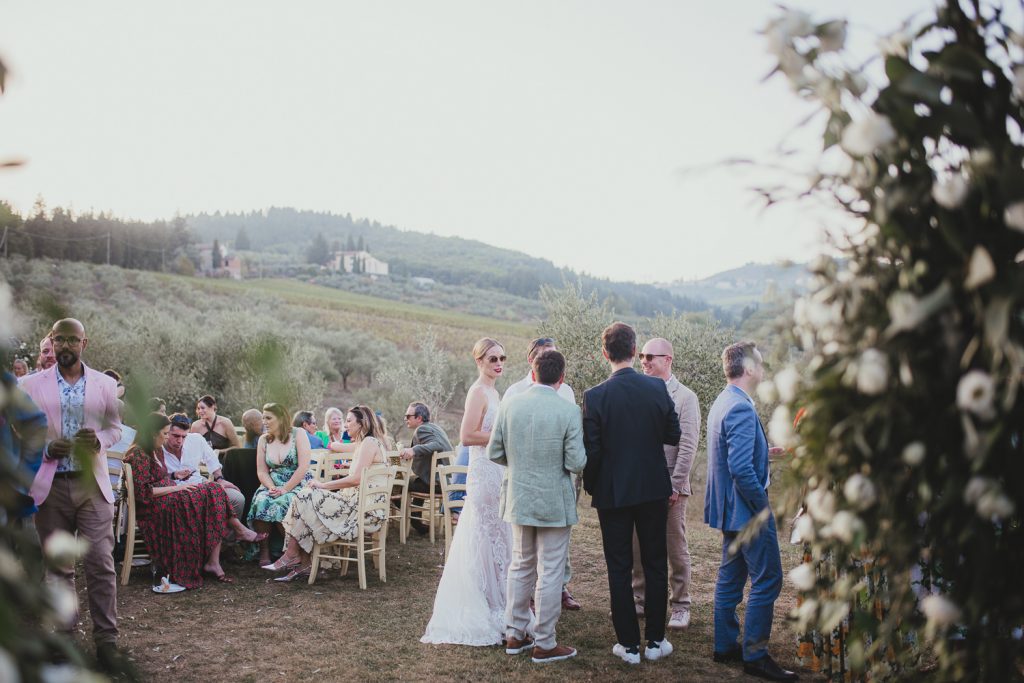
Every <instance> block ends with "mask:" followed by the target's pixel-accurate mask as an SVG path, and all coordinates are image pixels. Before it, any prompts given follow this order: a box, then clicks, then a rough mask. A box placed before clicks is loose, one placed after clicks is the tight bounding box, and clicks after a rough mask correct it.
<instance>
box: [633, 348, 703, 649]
mask: <svg viewBox="0 0 1024 683" xmlns="http://www.w3.org/2000/svg"><path fill="white" fill-rule="evenodd" d="M672 359H673V350H672V343H671V342H669V341H668V340H667V339H662V338H661V337H655V338H654V339H651V340H650V341H648V342H647V343H646V344H644V348H643V350H642V351H641V352H640V365H641V367H642V368H643V371H644V374H645V375H648V376H650V377H657V378H658V379H661V380H663V381H664V382H665V388H666V389H668V395H669V396H670V397H671V398H672V403H673V404H674V405H675V409H676V415H677V416H679V430H680V432H681V433H682V436H681V437H680V438H679V443H678V444H677V445H675V446H665V464H666V466H667V467H668V474H669V478H670V479H671V480H672V496H671V497H670V498H669V499H668V531H667V535H666V539H665V540H666V544H667V546H668V565H669V569H670V570H671V571H670V572H669V586H670V587H671V589H672V592H671V595H670V599H669V603H670V607H671V610H672V611H671V616H670V618H669V621H668V627H669V628H672V629H679V630H682V629H686V628H689V626H690V549H689V547H688V546H687V545H686V501H687V500H689V498H690V467H691V466H692V465H693V459H694V457H695V456H696V454H697V443H698V442H699V440H700V406H699V404H698V401H697V394H695V393H693V391H691V390H690V389H689V387H687V386H686V385H685V384H683V383H682V382H680V381H679V380H678V379H676V376H675V375H673V374H672ZM633 557H634V558H639V557H640V545H639V543H638V541H637V538H636V534H633ZM644 592H645V591H644V572H643V569H642V567H641V566H640V562H639V560H638V559H634V562H633V598H634V600H635V602H636V608H637V611H638V612H642V611H643V609H644Z"/></svg>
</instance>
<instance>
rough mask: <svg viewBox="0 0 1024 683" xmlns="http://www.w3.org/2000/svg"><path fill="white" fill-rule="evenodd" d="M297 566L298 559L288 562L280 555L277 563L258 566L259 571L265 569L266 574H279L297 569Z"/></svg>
mask: <svg viewBox="0 0 1024 683" xmlns="http://www.w3.org/2000/svg"><path fill="white" fill-rule="evenodd" d="M298 565H299V558H297V557H296V558H295V559H294V560H293V561H291V562H289V561H287V560H285V556H284V555H282V556H281V557H279V558H277V562H272V563H271V564H263V565H260V569H266V570H267V571H268V572H279V571H282V570H284V569H291V568H292V567H297V566H298Z"/></svg>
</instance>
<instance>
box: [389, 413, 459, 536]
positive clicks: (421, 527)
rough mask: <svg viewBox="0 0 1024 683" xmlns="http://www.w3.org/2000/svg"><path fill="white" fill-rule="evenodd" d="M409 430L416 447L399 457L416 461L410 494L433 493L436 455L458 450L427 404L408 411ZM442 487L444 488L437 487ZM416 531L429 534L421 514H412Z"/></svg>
mask: <svg viewBox="0 0 1024 683" xmlns="http://www.w3.org/2000/svg"><path fill="white" fill-rule="evenodd" d="M405 426H406V427H408V428H409V429H411V430H412V443H411V444H410V445H409V448H404V449H402V451H401V452H400V453H399V455H400V456H401V458H402V460H412V473H413V474H414V475H415V477H414V478H413V480H412V481H410V482H409V490H410V491H412V492H414V493H429V492H430V466H431V461H432V460H433V459H434V453H445V452H448V451H452V450H454V449H453V448H452V442H451V441H449V440H448V435H447V434H445V433H444V430H443V429H441V427H439V426H438V425H437V424H435V423H433V422H431V421H430V408H428V407H427V405H426V404H425V403H420V402H419V401H415V402H413V403H410V404H409V407H408V408H406V410H405ZM437 486H440V484H437ZM409 521H410V523H411V524H412V528H413V529H415V530H416V532H417V533H418V534H420V535H421V536H422V535H423V534H425V533H427V531H428V529H427V526H426V525H425V524H424V523H423V520H422V519H420V512H419V511H418V510H417V511H416V512H413V513H412V517H411V518H410V520H409Z"/></svg>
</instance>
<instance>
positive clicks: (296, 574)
mask: <svg viewBox="0 0 1024 683" xmlns="http://www.w3.org/2000/svg"><path fill="white" fill-rule="evenodd" d="M296 564H298V563H296ZM309 569H310V568H309V567H296V568H295V569H293V570H291V571H290V572H288V573H287V574H285V575H284V576H278V577H277V578H275V579H274V581H276V582H278V583H290V582H292V581H294V580H296V579H301V578H304V577H308V576H309Z"/></svg>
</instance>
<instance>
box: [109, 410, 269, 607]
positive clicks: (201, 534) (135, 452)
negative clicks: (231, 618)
mask: <svg viewBox="0 0 1024 683" xmlns="http://www.w3.org/2000/svg"><path fill="white" fill-rule="evenodd" d="M143 422H144V424H142V425H140V428H139V431H138V433H137V434H136V435H135V442H134V443H133V444H132V446H131V448H129V449H128V452H127V453H126V454H125V458H124V461H125V462H126V463H128V464H129V465H131V466H132V474H133V478H134V484H135V504H136V506H137V519H138V523H139V528H140V529H141V530H142V536H143V538H145V540H146V547H147V548H148V549H149V552H150V554H151V555H152V556H153V558H154V560H155V561H156V563H157V564H158V565H159V566H160V567H162V568H164V569H165V570H167V572H168V574H170V577H171V579H172V580H173V581H174V582H175V583H177V584H178V585H181V586H184V587H185V588H199V587H200V586H202V585H203V579H202V576H201V572H202V573H206V574H210V575H212V576H214V577H216V579H217V580H218V581H222V582H224V583H234V582H235V580H234V578H232V577H230V576H228V575H226V574H225V573H224V570H223V569H222V568H221V566H220V546H221V542H222V541H223V540H224V538H225V537H226V536H227V535H228V530H229V528H230V529H231V530H233V531H234V532H235V533H236V534H237V536H238V538H239V539H241V540H243V541H248V542H250V543H256V542H259V541H263V540H265V539H266V534H257V533H256V532H255V531H253V530H252V529H249V528H247V527H246V526H245V525H243V524H242V522H241V521H239V519H238V518H237V517H235V516H234V513H232V511H231V505H229V504H228V497H227V494H226V493H225V491H224V488H223V487H222V486H221V485H220V484H215V483H212V482H205V483H202V484H185V485H182V486H175V485H174V480H173V479H172V478H171V475H170V473H169V472H168V471H167V467H166V465H165V463H164V448H163V446H164V442H165V441H166V440H167V434H168V432H169V430H170V422H168V420H167V417H166V416H164V415H161V414H160V413H151V414H150V415H148V416H147V418H146V419H145V420H144V421H143Z"/></svg>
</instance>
